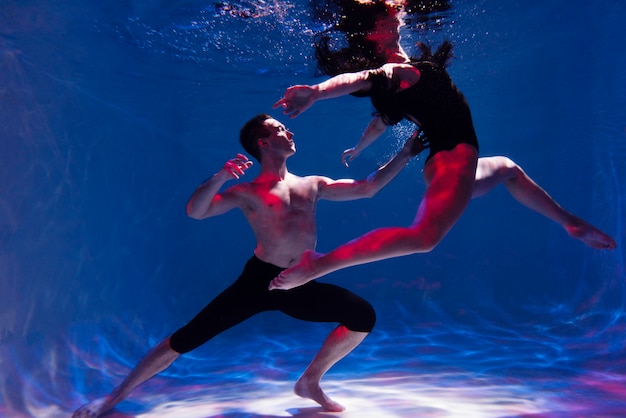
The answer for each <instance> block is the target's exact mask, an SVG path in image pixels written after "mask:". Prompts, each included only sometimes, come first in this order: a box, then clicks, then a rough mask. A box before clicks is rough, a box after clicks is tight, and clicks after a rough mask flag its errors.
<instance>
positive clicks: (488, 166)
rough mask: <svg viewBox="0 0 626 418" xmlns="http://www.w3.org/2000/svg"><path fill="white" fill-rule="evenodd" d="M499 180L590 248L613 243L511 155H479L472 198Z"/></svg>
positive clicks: (498, 182) (611, 246)
mask: <svg viewBox="0 0 626 418" xmlns="http://www.w3.org/2000/svg"><path fill="white" fill-rule="evenodd" d="M500 183H502V184H504V186H505V187H506V188H507V190H508V191H509V193H510V194H511V196H513V197H514V198H515V200H517V201H518V202H520V203H521V204H523V205H524V206H526V207H527V208H530V209H532V210H534V211H535V212H538V213H540V214H542V215H543V216H545V217H547V218H549V219H552V220H553V221H555V222H556V223H558V224H559V225H561V226H562V227H563V228H564V229H565V230H566V231H567V233H568V234H569V235H570V236H571V237H573V238H576V239H579V240H581V241H582V242H584V243H585V244H587V245H588V246H590V247H592V248H607V249H612V248H615V247H616V243H615V241H614V240H613V238H611V237H610V236H608V235H607V234H605V233H604V232H602V231H600V230H599V229H598V228H596V227H595V226H593V225H591V224H589V223H588V222H586V221H584V220H583V219H580V218H579V217H577V216H575V215H573V214H572V213H570V212H568V211H566V210H565V209H563V208H562V207H561V206H560V205H559V204H558V203H557V202H556V201H555V200H554V199H552V197H551V196H550V195H549V194H548V193H547V192H546V191H545V190H543V189H542V188H541V187H540V186H539V185H538V184H537V183H535V182H534V181H533V180H532V179H531V178H530V177H528V175H527V174H526V173H525V172H524V170H522V168H521V167H520V166H519V165H517V164H516V163H515V162H514V161H512V160H511V159H510V158H507V157H502V156H496V157H482V158H479V159H478V167H477V169H476V183H475V185H474V193H473V195H472V198H475V197H479V196H482V195H484V194H486V193H487V192H489V191H490V190H491V189H493V188H494V187H496V186H497V185H498V184H500Z"/></svg>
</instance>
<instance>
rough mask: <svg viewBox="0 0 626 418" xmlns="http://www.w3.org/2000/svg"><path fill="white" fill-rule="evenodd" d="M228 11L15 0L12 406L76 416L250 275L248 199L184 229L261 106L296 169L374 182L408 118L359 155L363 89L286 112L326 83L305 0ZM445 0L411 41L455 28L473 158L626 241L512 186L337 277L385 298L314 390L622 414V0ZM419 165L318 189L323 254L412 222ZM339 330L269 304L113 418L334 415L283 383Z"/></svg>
mask: <svg viewBox="0 0 626 418" xmlns="http://www.w3.org/2000/svg"><path fill="white" fill-rule="evenodd" d="M233 4H234V5H235V6H237V7H239V8H241V9H242V10H253V11H255V12H256V13H257V15H258V16H255V17H249V18H242V17H237V16H233V15H232V14H229V13H220V11H219V10H218V9H216V7H215V3H212V2H209V1H204V2H201V1H165V0H163V1H147V0H146V1H130V0H127V1H121V0H119V1H107V2H95V1H87V2H84V1H77V0H67V1H58V2H46V1H42V0H32V1H26V0H25V1H11V0H7V1H3V2H2V3H1V4H0V177H1V178H2V181H0V395H1V399H0V416H7V417H31V416H32V417H65V416H68V415H69V414H70V411H72V410H73V409H75V408H76V407H78V406H79V405H80V404H82V403H84V402H85V401H87V400H90V399H93V398H94V397H97V396H102V395H104V394H105V393H107V392H108V391H110V390H111V389H112V387H113V386H115V385H116V384H118V383H119V382H120V381H121V379H122V378H123V376H125V375H126V374H127V373H128V371H129V370H130V368H131V367H132V366H133V365H134V364H135V363H136V362H137V361H138V360H139V358H140V357H141V356H142V355H143V354H144V353H145V352H146V351H147V350H148V349H149V348H150V347H151V346H152V345H154V344H155V343H156V342H157V341H159V340H161V339H162V338H164V337H165V336H167V335H169V334H170V333H171V332H172V331H174V330H175V329H177V328H178V327H180V326H181V325H183V324H184V323H185V322H186V321H187V320H189V319H190V318H191V317H192V316H193V315H195V313H196V312H198V311H199V310H200V309H201V308H202V307H203V306H204V305H205V304H206V303H207V302H208V301H209V300H211V299H212V298H213V297H214V296H215V295H216V294H217V293H218V292H219V291H220V290H222V289H223V288H224V287H226V286H227V285H228V284H230V283H231V282H232V281H234V280H235V278H236V277H237V276H238V274H239V273H240V271H241V269H242V268H243V264H244V263H245V261H246V260H247V259H248V258H249V257H250V256H251V255H252V250H253V248H254V239H253V236H252V233H251V231H250V230H249V228H248V226H247V224H246V223H245V220H244V218H243V216H242V215H241V214H240V213H237V212H234V211H233V212H231V213H227V214H225V215H222V216H221V217H219V218H212V219H207V220H204V221H195V220H192V219H189V218H187V217H186V215H185V203H186V201H187V198H188V197H189V195H190V194H191V193H192V192H193V190H194V189H195V187H196V186H197V185H198V184H200V182H202V181H203V180H204V179H206V178H208V177H209V176H211V175H212V174H214V173H215V172H216V171H218V170H219V169H220V168H221V166H222V165H223V163H224V162H225V161H226V160H227V159H229V158H231V157H232V156H234V155H235V154H236V153H237V152H240V151H241V150H240V146H239V143H238V133H239V128H240V127H241V125H242V124H243V123H244V122H245V121H247V120H248V119H249V118H250V117H252V116H253V115H255V114H257V113H260V112H268V113H270V114H272V115H274V116H275V117H277V118H278V119H280V120H281V121H283V122H285V123H286V125H287V127H288V128H289V129H290V130H291V131H293V132H294V134H295V137H294V140H295V141H296V144H297V148H298V152H297V154H296V155H294V156H293V157H291V158H290V160H289V164H288V165H289V168H290V170H291V171H292V172H294V173H296V174H299V175H306V174H324V175H328V176H330V177H334V178H342V177H353V178H362V177H364V176H366V175H367V174H369V173H370V172H371V171H372V170H374V169H375V168H376V167H377V166H378V165H380V164H383V163H384V162H385V161H386V160H387V159H388V158H389V157H390V156H391V155H393V153H394V152H395V151H396V150H397V149H398V148H399V147H400V146H401V144H402V143H403V141H404V139H405V138H406V137H407V136H408V135H409V134H410V127H409V126H408V125H401V126H398V127H395V128H393V129H391V130H389V131H388V133H387V134H386V135H385V137H384V138H382V139H380V140H379V141H378V142H377V143H376V144H375V145H373V146H372V147H370V148H369V149H368V150H367V151H366V152H364V153H363V154H362V155H361V156H360V157H359V159H357V160H356V161H355V162H354V163H353V164H351V166H350V168H345V167H344V166H343V165H342V164H341V162H340V155H341V152H342V151H343V150H344V149H346V148H348V147H350V146H352V145H353V144H354V143H356V141H357V140H358V138H359V135H360V133H361V131H362V129H363V128H364V127H365V125H366V124H367V122H368V120H369V118H370V114H371V111H372V109H371V105H370V104H369V102H368V101H367V100H360V99H356V98H353V97H345V98H341V99H337V100H333V101H327V102H324V103H319V104H317V105H316V106H314V107H313V108H311V109H310V110H309V111H307V112H306V113H305V114H304V115H302V116H300V117H298V118H296V119H294V120H289V119H288V118H286V117H282V115H281V114H280V112H278V111H274V110H272V108H271V105H272V104H273V103H274V102H275V101H276V100H277V99H278V98H280V96H281V94H282V92H283V91H284V89H285V88H286V87H288V86H289V85H292V84H298V83H314V82H319V81H321V80H322V79H321V78H319V77H316V76H315V65H314V62H313V58H312V51H311V47H310V45H311V42H312V39H313V35H314V34H315V33H316V32H319V31H320V30H322V29H324V28H323V26H322V25H321V23H319V22H316V21H314V20H313V19H312V18H311V11H310V7H309V4H308V2H306V1H304V0H295V1H293V2H289V1H284V2H283V1H269V2H242V3H233ZM452 4H453V9H452V10H451V11H450V12H449V13H446V14H444V15H443V16H442V17H440V19H439V20H435V21H434V25H433V27H429V28H426V29H423V30H416V29H415V26H410V25H409V26H407V27H405V28H403V42H404V44H405V45H408V46H410V45H413V44H414V42H415V41H417V40H426V41H428V42H430V43H432V44H437V43H438V42H439V41H441V40H442V39H445V38H450V39H451V40H452V41H453V42H454V44H455V53H456V59H455V60H454V61H453V63H452V65H451V67H450V73H451V75H452V77H453V78H454V80H455V81H456V83H457V85H458V86H459V87H460V88H461V90H462V91H463V92H464V94H465V95H466V97H467V99H468V101H469V103H470V105H471V106H472V112H473V117H474V122H475V127H476V131H477V133H478V136H479V141H480V146H481V155H483V156H488V155H506V156H508V157H510V158H512V159H513V160H515V161H516V162H517V163H519V164H520V165H521V166H522V167H523V168H524V170H525V171H526V172H527V173H528V174H529V175H530V176H531V177H532V178H533V179H535V180H536V181H537V182H538V183H539V184H540V185H541V186H542V187H544V188H545V189H546V190H547V191H548V192H549V193H550V194H551V195H552V196H553V197H554V198H555V199H556V200H557V201H558V202H559V203H560V204H561V205H562V206H564V207H565V208H566V209H568V210H570V211H572V212H573V213H575V214H576V215H578V216H580V217H582V218H584V219H586V220H588V221H590V222H591V223H593V224H594V225H596V226H598V227H599V228H600V229H602V230H604V231H606V232H607V233H609V234H610V235H611V236H613V237H614V238H615V240H616V241H617V242H618V248H617V249H616V250H613V251H606V250H594V249H591V248H588V247H586V246H585V245H584V244H582V243H581V242H579V241H576V240H573V239H571V238H570V237H569V236H568V235H567V233H565V231H564V230H563V229H562V228H560V227H559V226H558V225H556V224H555V223H553V222H552V221H550V220H547V219H545V218H543V217H542V216H540V215H538V214H536V213H534V212H531V211H530V210H529V209H527V208H524V207H522V206H521V205H520V204H519V203H517V202H516V201H514V200H513V199H512V198H511V196H510V195H509V194H508V193H507V192H506V190H505V189H504V188H503V187H502V186H500V187H499V188H497V189H495V190H493V191H492V192H491V193H489V194H488V195H487V196H484V197H481V198H479V199H476V200H473V201H472V202H471V204H470V206H469V208H468V209H467V211H466V213H465V214H464V215H463V217H462V218H461V220H460V221H459V222H458V224H457V225H456V226H455V227H454V229H453V230H452V231H451V232H450V233H449V234H448V236H447V237H446V238H445V239H444V241H443V242H442V243H441V244H440V245H439V246H438V247H437V248H436V249H435V250H434V251H433V252H431V253H428V254H418V255H413V256H407V257H403V258H397V259H392V260H385V261H381V262H377V263H372V264H368V265H364V266H357V267H353V268H350V269H346V270H342V271H338V272H336V273H333V274H332V275H329V276H328V277H325V278H323V279H322V280H325V281H330V282H333V283H336V284H340V285H342V286H345V287H347V288H349V289H351V290H353V291H355V292H357V293H359V294H360V295H362V296H363V297H365V298H366V299H368V300H369V301H370V302H371V303H372V304H373V305H374V306H375V308H376V311H377V313H378V322H377V325H376V328H375V329H374V331H373V332H372V334H371V335H370V336H369V337H368V338H367V339H366V340H365V341H364V342H363V343H362V344H361V346H359V347H358V348H357V349H356V350H355V351H354V352H353V353H351V354H350V355H349V356H348V357H347V358H346V359H344V360H343V361H341V362H340V363H338V364H337V365H336V366H335V367H334V368H333V369H331V371H330V372H329V374H328V375H327V377H326V378H325V379H324V380H323V381H322V384H323V386H324V387H325V388H326V389H327V390H328V392H329V393H330V394H331V395H332V396H333V397H335V398H337V400H338V401H340V402H343V403H345V404H346V405H347V406H348V410H347V411H346V412H345V413H343V414H341V416H342V417H352V416H355V417H356V416H358V417H361V418H362V417H369V416H376V417H417V416H420V417H421V416H424V417H426V416H428V417H453V416H458V417H513V416H528V417H530V416H535V417H578V416H580V417H592V416H593V417H620V416H626V362H625V360H624V355H625V354H626V343H625V341H624V339H625V335H626V330H625V324H626V320H625V317H624V304H625V302H626V293H625V290H626V288H625V284H624V278H625V273H624V256H625V251H624V247H623V243H624V236H625V235H624V225H623V223H624V220H625V217H624V204H625V198H624V195H625V193H626V163H625V162H624V161H625V158H624V157H625V156H626V141H625V139H626V73H625V72H624V68H626V53H625V52H626V36H625V32H624V27H623V25H624V23H623V22H625V21H626V5H624V3H623V2H621V1H617V0H600V1H595V2H582V1H572V2H564V1H558V0H547V1H527V2H522V1H512V0H506V1H498V2H496V1H486V0H485V1H455V2H452ZM424 159H425V156H420V157H419V158H418V159H417V160H415V161H413V162H411V163H410V164H409V165H408V166H407V168H406V169H405V170H404V171H403V172H402V173H401V174H400V175H399V176H398V178H397V179H395V180H394V181H393V182H392V183H390V184H389V186H388V187H387V188H385V189H384V190H383V191H382V192H380V193H379V195H377V196H376V197H375V198H373V199H370V200H363V201H356V202H342V203H335V202H321V203H320V205H319V208H318V221H319V241H318V250H319V251H321V252H324V251H328V250H330V249H332V248H334V247H335V246H337V245H338V244H340V243H343V242H345V241H347V240H349V239H352V238H354V237H356V236H358V235H360V234H362V233H364V232H366V231H368V230H370V229H373V228H375V227H379V226H386V225H408V224H409V223H410V222H411V221H412V220H413V216H414V214H415V209H416V207H417V204H418V202H419V199H420V197H421V194H422V193H423V190H424V183H423V180H422V177H421V170H422V167H423V162H424ZM257 170H258V164H256V165H255V166H253V167H252V168H251V169H250V170H249V172H248V173H247V174H246V179H251V178H253V176H254V175H255V174H256V173H257V172H258V171H257ZM331 328H332V324H309V323H301V322H298V321H296V320H293V319H291V318H288V317H285V316H283V315H280V314H277V313H276V314H275V313H267V314H263V315H259V316H257V317H255V318H253V319H251V320H249V321H248V322H246V323H244V324H242V325H240V326H239V327H236V328H234V329H232V330H229V331H228V332H226V333H224V334H223V335H221V336H219V337H217V338H216V339H214V340H212V341H211V342H209V343H208V344H206V345H205V346H203V347H201V348H199V349H198V350H196V351H194V352H193V353H190V354H189V355H186V356H183V357H181V359H179V360H178V361H177V362H176V363H175V364H174V365H173V366H172V367H170V368H169V369H168V370H167V371H166V372H164V373H163V374H162V375H160V376H159V377H157V378H155V379H153V380H151V381H150V382H148V383H146V385H144V386H142V387H141V388H139V389H138V390H137V391H136V392H135V393H134V394H133V395H132V396H131V397H130V398H129V400H128V401H127V402H124V403H122V404H120V405H119V407H118V409H117V411H116V412H113V413H112V414H111V415H110V416H119V417H127V416H146V417H154V416H184V417H214V418H217V417H230V418H233V417H236V418H240V417H257V418H258V417H279V416H307V417H310V416H318V415H319V416H335V415H332V414H319V412H318V410H317V409H315V408H311V407H313V403H312V402H310V401H307V400H303V399H299V398H297V397H295V395H293V394H292V393H291V386H292V385H293V383H294V382H295V380H296V379H297V376H298V375H299V373H301V371H302V370H303V369H304V368H305V367H306V365H307V364H308V362H309V361H310V359H311V358H312V356H313V354H314V353H315V352H316V350H317V349H318V347H319V345H320V344H321V342H322V340H323V338H324V337H325V335H326V334H327V333H328V332H329V331H330V329H331ZM325 382H326V383H325ZM316 414H318V415H316ZM337 416H339V415H337Z"/></svg>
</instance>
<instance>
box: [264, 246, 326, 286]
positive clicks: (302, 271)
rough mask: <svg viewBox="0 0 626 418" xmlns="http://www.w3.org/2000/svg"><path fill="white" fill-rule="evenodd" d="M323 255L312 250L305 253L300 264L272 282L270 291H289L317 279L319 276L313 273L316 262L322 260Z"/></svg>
mask: <svg viewBox="0 0 626 418" xmlns="http://www.w3.org/2000/svg"><path fill="white" fill-rule="evenodd" d="M322 255H323V254H320V253H316V252H315V251H311V250H306V251H304V252H303V253H302V258H300V262H299V263H298V264H296V265H295V266H292V267H289V268H288V269H287V270H285V271H283V272H282V273H280V274H279V275H278V277H276V278H275V279H274V280H272V281H271V282H270V285H269V290H274V289H282V290H289V289H293V288H294V287H298V286H302V285H303V284H305V283H308V282H310V281H311V280H313V279H316V278H317V277H319V276H315V274H314V273H313V271H314V267H315V266H314V264H315V260H317V259H318V258H320V257H321V256H322Z"/></svg>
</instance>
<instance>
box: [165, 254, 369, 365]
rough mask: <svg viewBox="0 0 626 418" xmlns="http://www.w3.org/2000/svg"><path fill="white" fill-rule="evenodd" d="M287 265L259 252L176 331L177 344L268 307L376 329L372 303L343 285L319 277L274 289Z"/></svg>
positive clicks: (180, 348)
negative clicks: (272, 284)
mask: <svg viewBox="0 0 626 418" xmlns="http://www.w3.org/2000/svg"><path fill="white" fill-rule="evenodd" d="M283 270H284V269H283V268H281V267H277V266H275V265H273V264H269V263H266V262H264V261H262V260H260V259H258V258H257V257H256V256H253V257H252V258H251V259H250V260H248V262H247V263H246V266H245V267H244V270H243V272H242V273H241V276H239V278H238V279H237V281H236V282H235V283H233V284H232V285H231V286H229V287H228V288H226V289H225V290H224V291H223V292H222V293H220V294H219V295H218V296H217V297H216V298H215V299H213V301H211V302H210V303H209V304H208V305H207V306H205V308H204V309H202V311H200V312H199V313H198V314H197V315H196V316H195V317H194V318H193V319H192V320H191V321H189V323H187V325H185V326H184V327H182V328H180V329H179V330H178V331H176V332H175V333H174V334H172V336H171V338H170V346H171V347H172V349H173V350H174V351H176V352H178V353H180V354H183V353H187V352H189V351H191V350H193V349H194V348H197V347H199V346H201V345H202V344H204V343H205V342H207V341H209V340H210V339H211V338H213V337H215V336H216V335H218V334H219V333H221V332H223V331H225V330H227V329H229V328H231V327H233V326H235V325H237V324H239V323H241V322H243V321H245V320H246V319H248V318H250V317H251V316H253V315H256V314H258V313H260V312H264V311H281V312H283V313H285V314H287V315H289V316H291V317H293V318H297V319H302V320H304V321H311V322H338V323H339V324H341V325H344V326H345V327H346V328H348V329H349V330H351V331H359V332H370V331H371V330H372V328H374V323H375V322H376V313H375V312H374V308H373V307H372V305H370V304H369V302H367V301H366V300H365V299H363V298H361V297H359V296H357V295H355V294H354V293H352V292H349V291H348V290H346V289H344V288H342V287H339V286H335V285H332V284H328V283H320V282H317V281H315V280H313V281H310V282H308V283H307V284H305V285H303V286H300V287H296V288H294V289H291V290H272V291H271V292H270V291H269V290H268V289H267V288H268V286H269V283H270V281H271V280H272V279H273V278H274V277H276V276H278V274H279V273H280V272H281V271H283Z"/></svg>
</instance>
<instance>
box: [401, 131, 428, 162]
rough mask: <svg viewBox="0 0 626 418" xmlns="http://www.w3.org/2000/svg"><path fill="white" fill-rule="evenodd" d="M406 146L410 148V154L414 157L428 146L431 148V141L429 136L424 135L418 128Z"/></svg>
mask: <svg viewBox="0 0 626 418" xmlns="http://www.w3.org/2000/svg"><path fill="white" fill-rule="evenodd" d="M404 147H405V148H408V149H409V154H411V156H412V157H415V156H416V155H418V154H419V153H420V152H422V151H424V150H425V149H426V148H429V147H430V143H429V142H428V138H426V136H424V135H423V132H422V131H421V130H419V129H416V130H415V132H413V135H411V137H410V138H409V139H407V141H406V142H405V143H404Z"/></svg>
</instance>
